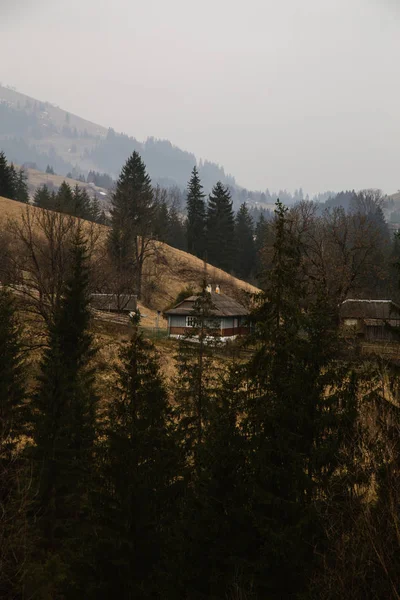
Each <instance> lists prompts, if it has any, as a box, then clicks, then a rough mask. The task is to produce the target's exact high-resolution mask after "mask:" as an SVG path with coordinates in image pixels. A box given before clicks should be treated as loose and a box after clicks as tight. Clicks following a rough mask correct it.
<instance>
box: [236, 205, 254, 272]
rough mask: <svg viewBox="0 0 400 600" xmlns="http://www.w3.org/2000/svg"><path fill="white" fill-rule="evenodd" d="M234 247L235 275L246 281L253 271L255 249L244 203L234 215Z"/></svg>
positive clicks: (250, 224) (251, 224)
mask: <svg viewBox="0 0 400 600" xmlns="http://www.w3.org/2000/svg"><path fill="white" fill-rule="evenodd" d="M235 245H236V256H235V273H236V274H237V276H238V277H241V278H243V279H247V278H248V277H250V275H251V273H252V272H253V271H254V269H255V260H256V249H255V241H254V223H253V219H252V218H251V215H250V213H249V209H248V208H247V204H246V203H245V202H244V203H243V204H242V205H241V206H240V208H239V210H238V212H237V214H236V219H235Z"/></svg>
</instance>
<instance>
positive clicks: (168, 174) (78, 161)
mask: <svg viewBox="0 0 400 600" xmlns="http://www.w3.org/2000/svg"><path fill="white" fill-rule="evenodd" d="M0 149H3V150H4V151H5V153H6V155H7V156H8V158H9V160H11V161H13V162H15V163H17V164H23V163H31V164H32V165H33V164H35V165H36V167H37V168H38V169H39V170H43V171H44V170H45V169H46V166H47V164H50V165H51V166H52V167H53V168H54V170H55V172H56V173H58V174H60V175H62V176H65V175H66V174H67V173H68V172H69V171H73V170H75V172H78V173H82V174H86V173H87V172H88V171H90V170H94V171H100V172H105V173H108V174H109V175H110V176H112V177H114V178H116V177H117V176H118V174H119V172H120V170H121V168H122V166H123V164H124V163H125V161H126V159H127V157H128V156H129V155H130V154H131V153H132V152H133V151H134V150H137V151H139V152H140V154H141V156H142V158H143V160H144V162H145V164H146V165H147V169H148V171H149V173H150V176H151V178H152V179H153V182H155V183H160V184H162V185H178V186H179V187H185V186H186V183H187V181H188V179H189V176H190V172H191V170H192V168H193V166H194V165H195V164H197V165H198V167H199V171H200V174H201V177H202V180H203V183H204V186H205V189H206V190H207V191H210V190H211V187H212V186H213V185H214V184H215V183H216V181H218V180H221V181H222V182H223V183H225V184H229V185H231V186H232V187H233V188H234V187H235V186H236V184H235V180H234V178H233V177H231V176H229V175H227V174H226V173H225V172H224V169H223V168H222V167H220V166H219V165H217V164H215V163H211V162H209V161H204V162H203V161H198V160H197V159H196V157H195V155H194V154H193V153H191V152H187V151H185V150H181V149H180V148H178V147H176V146H174V145H173V144H172V143H171V142H170V141H168V140H157V139H154V138H148V139H147V140H146V141H144V142H140V141H138V140H137V139H135V138H134V137H130V136H128V135H124V134H121V133H116V132H115V131H114V130H113V129H111V128H105V127H102V126H100V125H97V124H95V123H92V122H90V121H88V120H85V119H82V118H81V117H79V116H77V115H73V114H70V113H68V112H67V111H65V110H63V109H61V108H59V107H58V106H54V105H52V104H50V103H48V102H43V101H41V100H37V99H35V98H31V97H29V96H26V95H25V94H21V93H19V92H17V91H15V90H13V89H10V88H7V87H3V86H0Z"/></svg>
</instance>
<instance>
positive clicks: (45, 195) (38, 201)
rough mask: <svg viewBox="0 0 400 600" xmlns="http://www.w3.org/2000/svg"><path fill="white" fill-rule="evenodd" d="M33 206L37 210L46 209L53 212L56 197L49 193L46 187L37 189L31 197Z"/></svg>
mask: <svg viewBox="0 0 400 600" xmlns="http://www.w3.org/2000/svg"><path fill="white" fill-rule="evenodd" d="M33 201H34V204H35V206H38V207H39V208H46V209H48V210H55V208H56V205H57V200H56V195H55V193H54V192H50V191H49V188H48V187H47V185H42V186H41V187H38V188H37V190H36V192H35V195H34V197H33Z"/></svg>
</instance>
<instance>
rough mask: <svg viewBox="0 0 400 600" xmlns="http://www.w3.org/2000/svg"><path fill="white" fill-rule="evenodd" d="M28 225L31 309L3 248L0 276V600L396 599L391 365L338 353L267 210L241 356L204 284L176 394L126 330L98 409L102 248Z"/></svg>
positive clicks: (302, 264)
mask: <svg viewBox="0 0 400 600" xmlns="http://www.w3.org/2000/svg"><path fill="white" fill-rule="evenodd" d="M136 183H137V184H139V183H142V184H146V183H148V181H147V180H146V179H145V180H144V181H142V182H136ZM147 189H150V188H147ZM122 192H123V189H122V190H119V193H122ZM142 200H143V202H144V204H146V200H148V198H146V197H143V198H142ZM30 211H32V209H29V208H28V209H27V214H29V213H30ZM121 217H122V215H121ZM26 218H27V219H28V218H30V217H26ZM33 218H34V217H33ZM38 218H39V219H41V220H39V221H37V222H36V224H37V225H39V226H40V227H41V231H40V232H37V234H36V238H35V237H34V236H33V237H34V240H33V242H32V240H31V241H29V239H28V238H29V236H25V237H24V235H23V234H24V231H25V232H26V228H25V229H24V227H23V225H17V226H16V225H15V224H14V226H13V227H14V229H13V227H12V226H11V225H10V226H9V228H8V229H11V230H12V231H14V232H16V234H18V236H19V239H18V240H17V241H18V242H19V243H20V245H21V248H23V247H24V244H25V243H27V242H28V243H32V244H33V246H32V247H31V250H32V248H33V249H34V250H35V251H36V252H37V254H36V258H35V262H36V263H37V264H39V266H40V268H41V272H40V273H41V275H42V276H41V277H39V276H38V277H37V279H36V284H37V285H38V286H39V285H40V286H43V287H42V288H40V289H43V290H44V292H43V293H40V294H39V293H37V294H33V293H32V291H31V290H32V287H33V285H34V281H33V280H34V277H33V271H30V270H29V265H28V264H24V266H25V269H26V271H25V273H26V275H25V276H26V277H27V278H28V280H25V285H24V286H22V287H21V285H20V283H19V282H20V280H19V278H18V277H16V274H15V273H16V272H15V269H12V268H11V269H9V270H7V265H8V266H10V265H11V266H12V265H13V262H12V261H13V260H14V259H15V247H13V248H11V247H10V248H8V249H7V247H6V246H4V245H3V247H2V254H3V260H2V263H1V266H0V269H1V279H2V282H3V286H2V290H1V294H0V474H1V477H0V504H1V512H0V542H1V543H0V564H1V566H2V568H1V569H0V595H1V597H2V598H9V599H11V598H21V599H22V600H25V599H28V598H32V597H35V598H39V599H47V598H54V599H57V598H60V599H61V598H73V597H74V598H76V597H78V598H96V599H99V598H100V599H101V598H109V597H110V596H116V597H119V598H143V599H145V598H160V599H161V598H177V599H178V598H179V599H180V598H188V599H189V598H190V599H192V598H198V599H204V600H205V599H207V600H208V599H215V600H218V599H221V600H225V599H227V598H228V600H238V599H254V600H256V599H260V600H261V599H264V598H271V599H277V600H278V599H281V598H297V599H299V600H302V599H304V598H306V599H315V600H316V599H321V598H324V599H332V600H333V599H337V598H343V597H349V596H348V592H349V590H351V597H352V598H354V599H355V600H357V599H360V600H361V599H365V598H371V599H372V598H393V599H394V598H396V597H397V595H396V594H397V590H398V589H399V585H400V579H399V573H400V569H399V567H400V564H399V539H398V535H397V525H398V518H399V515H398V507H399V501H400V488H399V484H398V465H399V461H400V446H399V439H400V438H399V431H400V430H399V427H400V413H399V407H398V397H399V379H398V374H397V369H396V364H395V363H393V364H392V363H391V362H390V360H385V361H384V360H383V359H382V358H380V357H373V356H369V357H365V358H364V357H363V355H362V354H361V352H360V351H359V347H358V341H357V340H356V339H352V338H349V339H348V340H347V341H346V343H345V342H344V341H343V339H341V334H340V331H339V328H338V314H337V304H336V302H335V301H333V298H332V297H331V296H329V295H327V294H326V290H325V288H324V281H323V279H318V278H316V277H315V276H314V275H315V272H314V271H313V268H314V265H313V264H312V263H309V262H307V260H306V254H305V251H304V244H305V243H307V240H306V235H305V234H306V232H305V230H304V229H303V228H302V227H299V222H298V221H296V220H295V219H293V216H292V214H291V213H290V212H289V211H288V210H287V209H285V207H284V206H283V205H282V204H280V203H279V202H278V203H277V206H276V212H275V216H274V220H273V223H272V225H271V234H272V237H271V239H270V240H269V241H267V243H266V246H265V247H264V250H265V254H264V258H263V261H265V262H264V263H263V264H264V265H265V271H264V284H263V290H262V292H260V293H259V294H258V295H256V296H255V297H254V298H253V311H252V314H251V317H250V318H251V322H252V325H253V326H252V335H251V336H250V337H249V339H248V340H247V341H246V344H245V346H241V345H240V344H239V345H234V346H232V347H228V348H224V347H222V346H221V345H220V343H219V339H218V335H217V334H216V333H215V328H214V327H213V316H212V315H213V304H212V299H211V296H210V294H209V293H208V292H207V291H206V286H205V284H204V285H203V286H202V287H201V289H200V290H199V292H198V299H197V302H196V305H195V308H194V311H193V327H192V328H191V330H190V331H189V333H188V335H187V336H186V337H184V338H183V339H182V340H181V341H180V342H179V344H178V345H177V346H176V347H175V351H176V358H175V364H176V375H175V376H174V378H173V380H172V381H170V382H167V381H166V380H165V378H164V377H163V375H162V372H161V369H160V362H159V357H158V353H157V350H156V348H155V347H154V346H153V345H152V344H151V343H150V341H148V340H147V339H145V338H144V337H143V333H142V331H141V328H140V314H139V313H137V314H136V315H134V316H132V319H131V324H130V336H129V340H128V341H126V342H122V343H121V349H120V354H119V357H118V360H116V361H115V364H112V365H109V366H108V376H109V378H108V381H109V383H108V393H107V394H105V391H104V388H100V387H99V385H98V379H99V370H98V362H97V357H98V353H99V348H98V345H97V344H96V341H95V335H94V329H93V322H92V318H93V317H92V314H91V311H90V293H91V290H92V289H93V285H94V278H95V277H96V276H95V266H96V260H97V258H96V245H97V243H98V241H97V240H93V239H92V237H91V236H92V230H90V229H87V227H86V226H85V224H84V223H83V222H82V221H77V220H76V219H73V218H72V217H70V216H69V215H65V214H62V213H57V212H51V211H43V213H41V216H40V217H38ZM114 218H117V215H116V214H115V215H114ZM15 227H17V229H15ZM57 236H58V238H57ZM55 239H58V244H59V245H58V248H55V246H54V240H55ZM118 241H119V240H118V239H117V240H114V242H118ZM110 243H111V242H110ZM46 244H47V245H46ZM39 249H41V252H40V253H39ZM51 252H53V254H51ZM55 257H58V259H57V260H55ZM57 261H61V262H59V264H57ZM49 265H51V267H49ZM44 275H46V277H45V276H44ZM5 282H7V285H5ZM16 283H18V285H15V284H16ZM28 283H29V285H28ZM38 289H39V288H38ZM45 292H46V293H45ZM29 315H31V316H32V317H31V318H30V319H29V318H28V317H29ZM38 319H40V320H39V321H38ZM32 328H33V335H32ZM194 336H195V337H196V343H193V337H194ZM210 338H213V343H210ZM38 340H40V343H39V344H38ZM171 343H173V344H175V342H171ZM101 389H103V391H102V392H101V391H100V390H101Z"/></svg>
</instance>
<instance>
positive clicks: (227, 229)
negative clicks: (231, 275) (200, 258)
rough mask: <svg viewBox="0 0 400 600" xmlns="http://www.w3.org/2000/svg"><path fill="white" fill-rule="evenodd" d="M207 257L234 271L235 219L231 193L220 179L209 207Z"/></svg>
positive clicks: (215, 264) (223, 267)
mask: <svg viewBox="0 0 400 600" xmlns="http://www.w3.org/2000/svg"><path fill="white" fill-rule="evenodd" d="M207 258H208V261H209V262H210V263H211V264H212V265H214V266H216V267H219V268H220V269H223V270H224V271H228V272H230V271H232V269H233V266H234V258H235V220H234V214H233V209H232V200H231V194H230V192H229V190H228V188H227V187H224V186H223V185H222V183H221V182H220V181H219V182H218V183H217V184H216V185H215V186H214V187H213V189H212V193H211V195H210V196H209V199H208V207H207Z"/></svg>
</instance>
